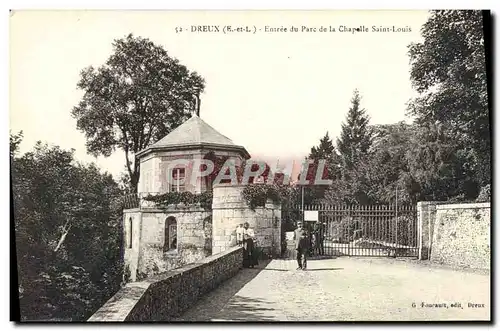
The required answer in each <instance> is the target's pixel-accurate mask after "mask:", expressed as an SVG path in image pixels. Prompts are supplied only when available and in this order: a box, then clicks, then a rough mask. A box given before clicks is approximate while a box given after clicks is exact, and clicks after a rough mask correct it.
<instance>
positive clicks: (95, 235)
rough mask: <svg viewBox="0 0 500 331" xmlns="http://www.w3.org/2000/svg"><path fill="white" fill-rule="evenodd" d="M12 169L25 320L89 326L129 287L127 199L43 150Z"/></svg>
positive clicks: (96, 175) (86, 170) (103, 177)
mask: <svg viewBox="0 0 500 331" xmlns="http://www.w3.org/2000/svg"><path fill="white" fill-rule="evenodd" d="M12 142H13V144H11V151H13V150H15V149H16V144H18V143H19V140H17V139H15V137H11V143H12ZM11 169H12V178H13V182H12V185H13V195H14V196H13V201H14V215H15V235H16V253H17V263H18V275H19V297H20V309H21V318H22V319H23V320H48V319H65V320H66V319H72V320H85V319H87V318H88V317H90V315H91V314H92V313H93V312H95V310H97V308H98V307H100V306H101V305H102V304H104V302H105V301H106V300H108V299H109V298H110V297H111V295H112V294H114V293H115V292H116V291H117V289H118V288H119V287H120V282H121V281H122V276H123V272H122V263H121V243H122V232H121V226H122V222H121V204H120V202H119V201H120V200H119V197H120V196H121V191H120V189H119V188H118V185H117V184H116V183H115V182H114V181H113V178H112V177H111V175H109V174H107V173H104V174H102V173H101V172H100V171H99V169H98V168H96V167H95V166H94V165H81V164H77V163H76V162H75V160H74V158H73V151H65V150H61V149H60V148H59V147H49V146H47V145H43V144H41V143H40V142H39V143H37V144H36V145H35V147H34V149H33V151H32V152H29V153H26V154H24V155H22V156H15V157H14V158H13V160H12V168H11Z"/></svg>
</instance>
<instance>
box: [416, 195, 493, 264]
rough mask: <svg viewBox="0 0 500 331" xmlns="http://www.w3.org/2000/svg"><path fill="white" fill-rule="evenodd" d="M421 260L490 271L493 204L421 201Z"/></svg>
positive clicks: (419, 215) (419, 212)
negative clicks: (491, 210)
mask: <svg viewBox="0 0 500 331" xmlns="http://www.w3.org/2000/svg"><path fill="white" fill-rule="evenodd" d="M417 213H418V236H419V250H420V251H419V258H420V259H422V260H424V259H430V260H431V261H432V262H435V263H441V264H447V265H452V266H457V267H468V268H477V269H490V261H491V255H490V247H491V243H490V226H491V219H490V218H491V216H490V204H489V203H470V204H443V203H439V202H419V203H418V204H417Z"/></svg>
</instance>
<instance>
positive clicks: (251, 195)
mask: <svg viewBox="0 0 500 331" xmlns="http://www.w3.org/2000/svg"><path fill="white" fill-rule="evenodd" d="M242 196H243V199H245V201H246V202H247V204H248V206H249V207H250V209H251V210H255V208H257V207H265V206H266V202H267V201H268V200H271V201H272V202H273V203H275V204H280V203H282V202H285V201H287V200H290V199H293V197H294V191H293V189H292V187H290V186H288V185H277V184H248V185H245V187H244V188H243V191H242Z"/></svg>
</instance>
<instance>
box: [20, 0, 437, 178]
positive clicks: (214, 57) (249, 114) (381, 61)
mask: <svg viewBox="0 0 500 331" xmlns="http://www.w3.org/2000/svg"><path fill="white" fill-rule="evenodd" d="M427 16H428V13H427V12H426V11H300V12H299V11H297V12H294V11H253V12H250V11H246V12H243V11H241V12H237V11H219V12H216V11H210V12H209V11H189V12H188V11H170V12H169V11H142V12H138V11H118V10H116V11H17V12H15V13H14V14H13V15H12V16H11V19H10V58H11V62H10V66H11V67H10V100H11V104H10V107H11V110H10V130H11V131H12V132H18V131H20V130H23V132H24V141H23V144H22V145H21V152H26V151H29V150H31V149H32V147H33V146H34V144H35V142H36V141H37V140H41V141H42V142H47V143H49V144H55V145H59V146H61V147H62V148H64V149H70V148H73V149H75V150H76V152H75V156H76V158H77V159H78V160H81V161H87V162H92V161H94V162H96V163H97V164H98V165H99V166H100V167H101V168H102V169H104V170H107V171H109V172H111V173H112V174H113V175H118V174H119V173H120V172H122V171H124V169H125V168H124V165H125V158H124V154H123V151H121V150H118V151H117V152H116V153H115V154H114V155H113V156H111V157H109V158H98V159H97V160H96V159H95V158H93V157H92V156H90V155H87V153H86V149H85V137H84V135H83V133H81V132H79V131H78V130H77V129H76V120H74V119H73V118H72V117H71V115H70V112H71V109H72V108H73V107H74V106H75V105H77V103H78V101H79V100H80V98H81V96H82V95H83V93H82V91H79V90H77V88H76V84H77V82H78V80H79V73H80V71H81V70H82V69H84V68H85V67H87V66H90V65H93V66H99V65H101V64H103V63H104V62H105V61H106V59H107V58H108V57H109V56H110V55H111V52H112V45H111V44H112V42H113V40H114V39H117V38H122V37H125V36H126V35H128V34H129V33H133V34H134V35H136V36H141V37H145V38H149V39H151V40H152V41H153V42H154V43H156V44H160V45H162V46H163V47H164V48H165V49H166V50H167V51H168V52H169V54H170V55H171V56H172V57H175V58H177V59H179V61H180V62H181V63H182V64H184V65H186V66H187V67H188V68H189V69H190V70H191V71H196V72H198V73H199V74H200V75H201V76H202V77H204V78H205V80H206V89H205V93H204V94H203V95H202V103H201V111H200V117H201V118H202V119H203V120H205V121H206V122H207V123H208V124H210V125H211V126H213V127H214V128H215V129H216V130H218V131H219V132H221V133H222V134H224V135H226V136H227V137H229V138H230V139H232V140H233V141H234V142H235V143H236V144H239V145H243V146H245V147H246V149H247V150H248V151H249V153H250V154H251V155H252V157H256V158H263V159H265V160H266V161H269V162H272V161H274V160H275V159H280V160H290V159H291V158H295V159H297V160H300V159H302V158H303V157H304V156H305V155H307V154H308V153H309V151H310V148H311V147H312V146H314V145H317V144H318V143H319V139H320V138H321V137H323V136H324V134H325V133H326V132H327V131H328V132H329V134H330V137H332V138H333V139H334V142H335V138H336V137H337V136H338V135H339V133H340V125H341V122H342V121H344V119H345V115H346V113H347V111H348V109H349V106H350V100H351V97H352V93H353V90H354V89H355V88H357V89H359V91H360V93H361V96H362V98H363V99H362V106H363V107H364V108H365V109H366V110H367V112H368V114H369V115H370V117H371V123H372V124H388V123H395V122H398V121H401V120H405V110H406V103H407V102H408V100H409V99H410V98H412V97H414V96H415V95H416V93H415V92H414V91H413V89H412V87H411V84H410V79H409V70H410V66H409V58H408V55H407V50H408V48H407V46H408V45H409V44H410V43H411V42H416V41H419V40H420V29H421V26H422V24H423V23H425V21H426V20H427ZM191 25H218V26H220V29H222V27H223V26H226V25H232V26H249V27H250V28H251V29H252V30H253V29H254V26H255V27H256V29H257V32H256V33H255V34H253V33H234V34H224V33H223V32H222V31H221V32H219V33H200V32H199V33H191V32H186V31H183V32H182V33H176V32H175V28H176V27H182V28H183V29H184V30H186V29H187V30H190V27H191ZM292 25H294V26H296V27H298V28H299V32H289V31H288V32H279V33H266V32H264V30H265V27H266V26H270V27H286V28H287V29H290V26H292ZM340 25H344V26H348V27H359V26H360V25H364V26H365V27H366V28H367V29H368V30H369V32H365V33H362V32H358V33H356V34H352V33H350V32H339V26H340ZM302 26H308V27H311V28H312V27H315V28H316V29H318V30H319V28H320V27H321V26H324V27H327V28H328V27H329V26H332V27H334V28H335V29H336V30H337V31H336V32H319V31H317V32H300V30H301V27H302ZM372 26H377V27H379V26H386V27H392V26H396V27H400V28H405V27H406V28H408V27H409V28H411V32H385V33H384V32H378V33H377V32H373V31H372ZM259 29H262V31H259ZM280 163H281V162H280Z"/></svg>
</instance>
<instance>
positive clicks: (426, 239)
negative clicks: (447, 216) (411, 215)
mask: <svg viewBox="0 0 500 331" xmlns="http://www.w3.org/2000/svg"><path fill="white" fill-rule="evenodd" d="M435 217H436V202H434V201H419V202H417V235H418V259H419V260H428V259H430V255H431V247H432V232H433V230H434V229H433V228H434V219H435Z"/></svg>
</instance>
